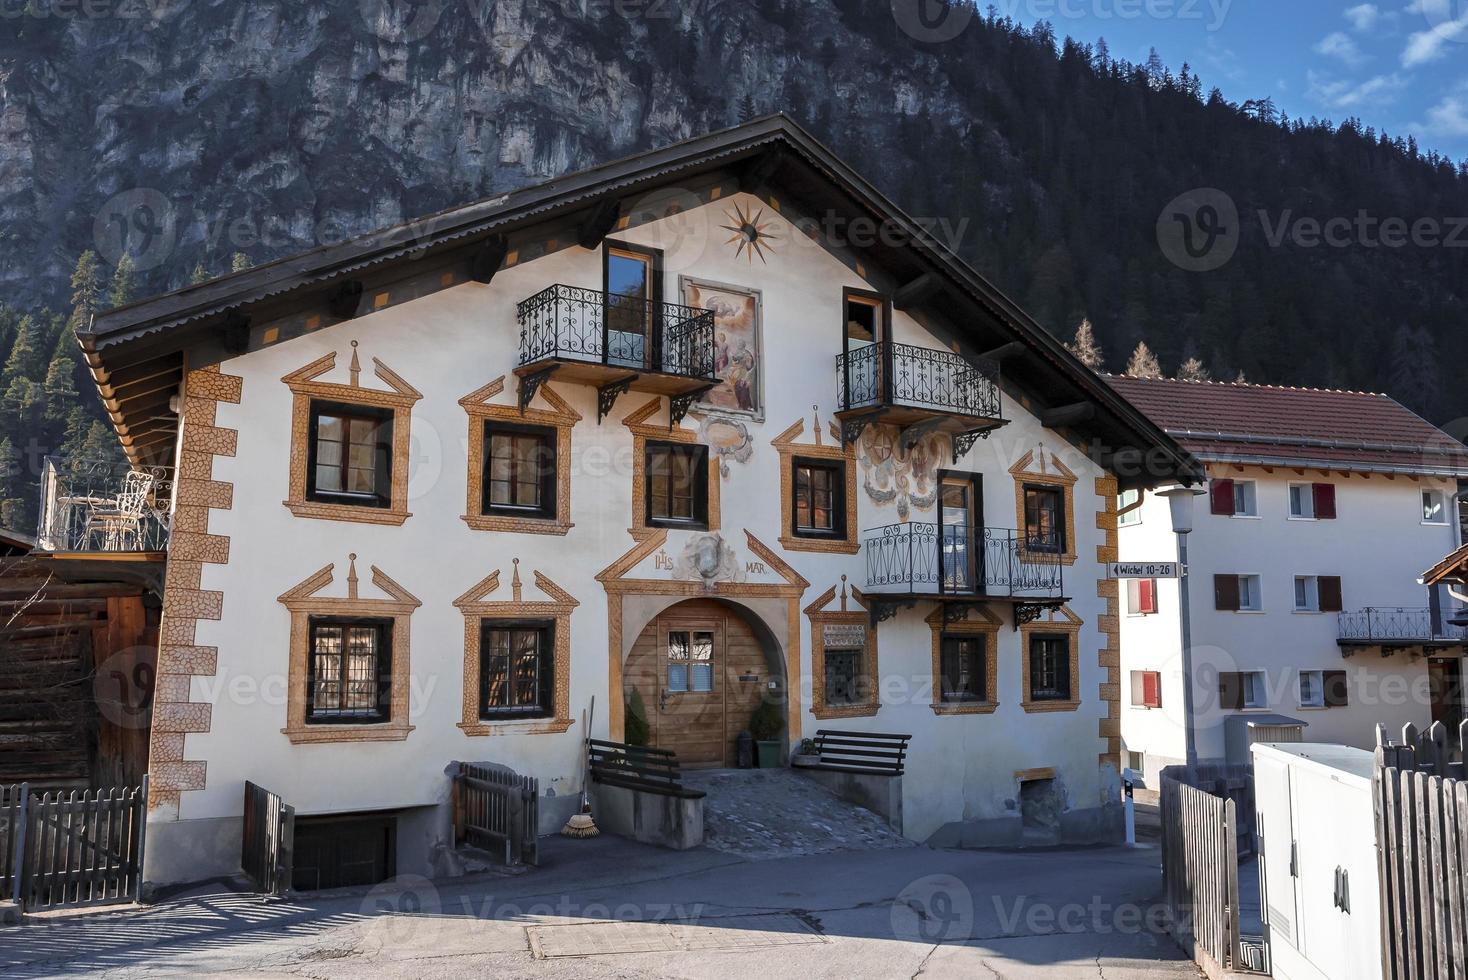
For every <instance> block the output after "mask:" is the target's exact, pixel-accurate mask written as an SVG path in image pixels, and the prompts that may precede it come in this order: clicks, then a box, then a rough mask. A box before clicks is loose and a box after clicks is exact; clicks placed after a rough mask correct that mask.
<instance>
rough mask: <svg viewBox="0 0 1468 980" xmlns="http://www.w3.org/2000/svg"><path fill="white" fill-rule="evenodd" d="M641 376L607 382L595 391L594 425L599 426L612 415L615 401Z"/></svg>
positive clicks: (634, 375) (629, 376)
mask: <svg viewBox="0 0 1468 980" xmlns="http://www.w3.org/2000/svg"><path fill="white" fill-rule="evenodd" d="M639 377H641V375H636V374H629V375H627V376H626V377H625V378H618V379H617V380H616V381H609V382H607V383H606V384H604V385H602V386H601V387H599V388H597V389H596V424H597V425H601V420H602V419H604V418H606V417H607V416H608V415H610V414H612V406H613V405H615V404H617V399H618V398H620V397H621V396H622V395H625V394H626V393H627V392H628V391H629V390H631V388H632V382H634V381H636V380H637V379H638V378H639Z"/></svg>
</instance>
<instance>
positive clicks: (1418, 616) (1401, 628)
mask: <svg viewBox="0 0 1468 980" xmlns="http://www.w3.org/2000/svg"><path fill="white" fill-rule="evenodd" d="M1337 636H1338V637H1339V638H1340V639H1342V640H1354V641H1357V642H1360V643H1411V642H1422V643H1431V642H1435V641H1440V642H1448V643H1459V642H1463V641H1465V640H1468V629H1465V628H1464V627H1462V626H1454V625H1453V624H1452V623H1449V622H1448V621H1447V618H1446V614H1445V612H1444V611H1442V610H1439V611H1437V612H1434V611H1433V610H1432V609H1431V608H1429V607H1426V606H1422V607H1404V606H1367V607H1366V608H1364V609H1353V610H1349V611H1347V612H1343V613H1341V614H1340V620H1339V629H1338V633H1337Z"/></svg>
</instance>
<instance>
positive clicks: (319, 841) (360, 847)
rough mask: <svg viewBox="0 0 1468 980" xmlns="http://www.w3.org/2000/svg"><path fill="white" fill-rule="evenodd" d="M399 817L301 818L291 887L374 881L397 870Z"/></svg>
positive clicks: (300, 888)
mask: <svg viewBox="0 0 1468 980" xmlns="http://www.w3.org/2000/svg"><path fill="white" fill-rule="evenodd" d="M396 838H397V820H396V819H395V818H393V817H383V816H363V817H355V816H346V817H297V818H296V840H295V854H294V865H293V869H292V874H291V886H292V887H293V888H295V889H296V890H297V891H314V890H315V889H318V888H348V887H354V886H359V885H375V884H377V883H378V882H381V881H386V880H387V879H389V878H391V877H393V875H394V874H396V873H397V869H396V860H395V858H396V855H395V853H394V851H395V848H394V842H395V840H396Z"/></svg>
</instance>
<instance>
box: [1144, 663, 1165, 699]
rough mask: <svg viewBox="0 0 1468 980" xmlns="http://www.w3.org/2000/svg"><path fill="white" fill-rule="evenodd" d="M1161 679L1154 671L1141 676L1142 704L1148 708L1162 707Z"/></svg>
mask: <svg viewBox="0 0 1468 980" xmlns="http://www.w3.org/2000/svg"><path fill="white" fill-rule="evenodd" d="M1161 680H1162V677H1161V675H1160V674H1158V673H1157V671H1155V670H1149V671H1146V672H1145V673H1143V674H1142V703H1143V704H1145V705H1146V706H1147V707H1149V708H1160V707H1162V683H1161Z"/></svg>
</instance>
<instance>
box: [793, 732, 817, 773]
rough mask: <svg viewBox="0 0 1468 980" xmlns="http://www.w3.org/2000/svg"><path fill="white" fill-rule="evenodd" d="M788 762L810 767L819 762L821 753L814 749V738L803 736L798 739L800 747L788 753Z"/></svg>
mask: <svg viewBox="0 0 1468 980" xmlns="http://www.w3.org/2000/svg"><path fill="white" fill-rule="evenodd" d="M790 764H791V765H792V766H801V767H804V768H810V767H811V766H818V765H820V764H821V753H820V752H819V750H817V749H816V740H815V739H813V738H803V739H801V740H800V748H799V749H797V750H796V751H794V752H792V753H790Z"/></svg>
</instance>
